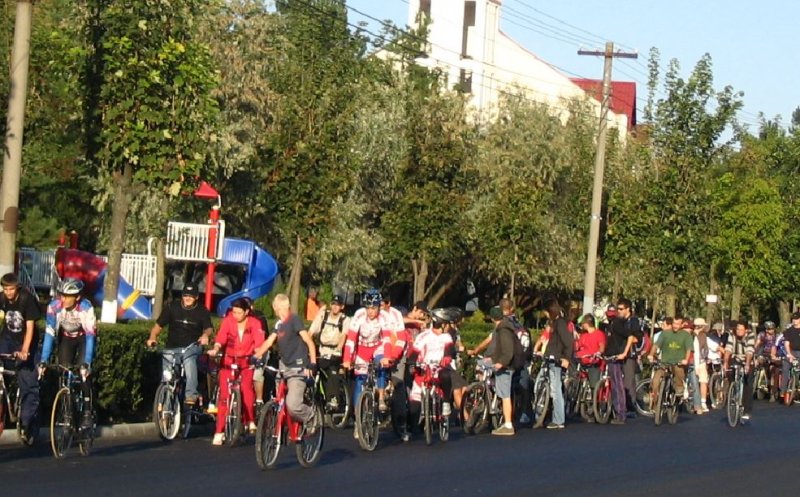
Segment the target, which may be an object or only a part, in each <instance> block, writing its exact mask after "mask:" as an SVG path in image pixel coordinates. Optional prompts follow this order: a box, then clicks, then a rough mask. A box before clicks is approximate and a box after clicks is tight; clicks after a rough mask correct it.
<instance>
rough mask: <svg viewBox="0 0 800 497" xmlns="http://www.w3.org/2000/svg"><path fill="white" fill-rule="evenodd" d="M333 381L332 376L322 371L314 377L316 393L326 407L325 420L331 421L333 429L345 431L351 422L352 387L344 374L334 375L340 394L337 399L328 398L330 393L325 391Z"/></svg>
mask: <svg viewBox="0 0 800 497" xmlns="http://www.w3.org/2000/svg"><path fill="white" fill-rule="evenodd" d="M330 380H331V375H329V374H328V373H327V372H326V371H323V370H322V369H319V370H317V373H316V375H314V391H315V392H316V393H317V395H318V396H319V399H320V401H321V402H322V405H323V406H324V411H325V419H326V421H329V423H330V425H329V426H331V427H332V428H337V429H340V430H342V429H344V428H346V427H347V423H348V421H349V420H350V411H351V409H352V408H351V405H350V387H349V386H348V384H347V380H346V378H345V376H344V375H343V374H337V375H333V381H335V382H336V383H337V384H338V391H339V393H338V394H337V395H336V396H335V397H331V398H328V393H327V392H326V391H325V388H326V385H327V384H328V381H330Z"/></svg>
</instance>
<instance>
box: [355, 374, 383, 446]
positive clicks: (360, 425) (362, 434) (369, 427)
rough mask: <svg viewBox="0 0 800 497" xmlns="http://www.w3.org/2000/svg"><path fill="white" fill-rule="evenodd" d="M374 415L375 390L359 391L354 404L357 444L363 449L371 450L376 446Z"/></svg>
mask: <svg viewBox="0 0 800 497" xmlns="http://www.w3.org/2000/svg"><path fill="white" fill-rule="evenodd" d="M376 416H377V408H376V407H375V392H374V391H373V390H372V389H369V388H368V389H365V390H363V391H362V392H361V395H360V396H359V397H358V404H356V430H357V433H358V445H360V446H361V448H362V449H364V450H368V451H373V450H375V447H377V446H378V434H379V430H378V418H377V417H376Z"/></svg>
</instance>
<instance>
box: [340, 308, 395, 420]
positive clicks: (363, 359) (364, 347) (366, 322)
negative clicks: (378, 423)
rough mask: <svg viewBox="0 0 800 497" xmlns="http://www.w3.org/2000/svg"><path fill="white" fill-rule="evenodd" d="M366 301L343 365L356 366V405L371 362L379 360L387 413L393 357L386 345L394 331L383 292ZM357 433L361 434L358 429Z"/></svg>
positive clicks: (353, 325)
mask: <svg viewBox="0 0 800 497" xmlns="http://www.w3.org/2000/svg"><path fill="white" fill-rule="evenodd" d="M363 301H364V307H363V308H361V309H359V310H358V311H357V312H356V314H355V315H354V316H353V319H351V320H350V329H349V330H348V331H347V339H346V341H345V345H344V355H343V359H342V366H343V367H344V368H345V369H348V370H349V369H351V368H352V369H353V372H354V373H355V388H354V389H353V405H356V404H357V403H358V397H359V396H360V395H361V389H362V387H363V385H364V381H365V380H366V378H367V366H368V364H369V363H370V362H372V361H377V362H378V368H377V371H376V376H377V382H376V383H377V390H378V409H379V410H380V411H381V412H386V411H387V410H388V409H389V408H388V406H387V404H386V381H387V379H388V377H389V371H388V367H389V366H390V365H391V358H388V357H384V355H383V352H384V344H386V343H388V342H389V339H390V336H391V332H390V330H389V326H388V324H387V323H386V320H385V318H384V314H382V313H381V312H380V305H381V297H380V294H377V293H372V294H368V295H366V296H365V298H364V299H363ZM353 433H355V434H356V435H357V434H358V432H357V431H355V430H354V432H353Z"/></svg>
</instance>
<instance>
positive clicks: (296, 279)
mask: <svg viewBox="0 0 800 497" xmlns="http://www.w3.org/2000/svg"><path fill="white" fill-rule="evenodd" d="M302 275H303V242H301V241H300V237H299V236H298V237H297V244H296V245H295V249H294V258H293V261H292V272H291V273H290V274H289V284H288V285H287V288H286V291H287V292H288V293H289V302H290V304H291V306H292V309H294V310H295V312H297V315H298V316H299V315H300V314H302V313H301V312H300V281H301V278H302Z"/></svg>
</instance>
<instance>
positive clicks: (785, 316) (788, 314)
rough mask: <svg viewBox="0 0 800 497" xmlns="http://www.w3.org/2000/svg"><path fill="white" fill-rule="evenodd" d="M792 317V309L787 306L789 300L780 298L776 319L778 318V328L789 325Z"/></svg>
mask: <svg viewBox="0 0 800 497" xmlns="http://www.w3.org/2000/svg"><path fill="white" fill-rule="evenodd" d="M791 318H792V311H791V308H790V307H789V302H787V301H785V300H783V299H781V300H779V301H778V319H779V320H780V325H781V327H780V329H782V330H784V329H786V327H787V326H788V325H789V321H791Z"/></svg>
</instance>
